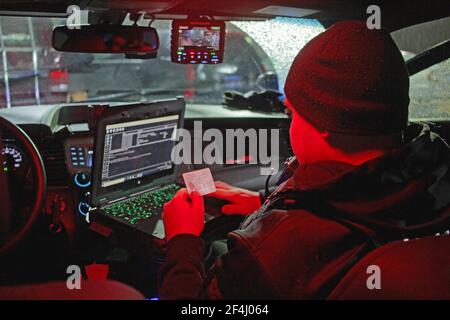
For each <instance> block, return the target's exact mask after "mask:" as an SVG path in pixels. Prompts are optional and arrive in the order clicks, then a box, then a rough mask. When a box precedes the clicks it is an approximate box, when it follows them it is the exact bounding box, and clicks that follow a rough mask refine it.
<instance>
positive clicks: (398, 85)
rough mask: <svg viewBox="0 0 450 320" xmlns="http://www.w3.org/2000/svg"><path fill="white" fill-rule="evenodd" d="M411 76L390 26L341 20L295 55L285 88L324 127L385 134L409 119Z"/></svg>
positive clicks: (306, 115) (297, 105)
mask: <svg viewBox="0 0 450 320" xmlns="http://www.w3.org/2000/svg"><path fill="white" fill-rule="evenodd" d="M408 91H409V76H408V71H407V69H406V65H405V62H404V60H403V58H402V55H401V53H400V51H399V49H398V48H397V46H396V45H395V43H394V41H393V40H392V38H391V36H390V35H389V33H388V32H386V31H384V30H376V29H375V30H370V29H368V28H367V26H366V24H365V23H364V22H361V21H346V22H339V23H336V24H335V25H333V26H332V27H330V28H329V29H328V30H327V31H325V32H323V33H322V34H320V35H318V36H317V37H315V38H314V39H312V40H311V41H310V42H309V43H308V44H307V45H306V46H305V47H304V48H303V49H302V50H301V51H300V52H299V54H298V55H297V57H296V58H295V60H294V62H293V64H292V66H291V69H290V71H289V74H288V76H287V79H286V85H285V94H286V97H287V99H288V100H289V102H290V103H291V105H292V106H293V107H294V109H295V110H296V111H297V112H298V113H299V114H300V115H301V116H302V117H303V118H304V119H306V120H307V121H308V122H309V123H311V124H312V125H313V126H314V127H316V128H318V129H322V130H325V131H328V132H335V133H342V134H351V135H386V134H392V133H398V132H400V131H401V130H403V129H405V128H406V126H407V122H408V105H409V95H408V93H409V92H408Z"/></svg>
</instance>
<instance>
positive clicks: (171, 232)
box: [162, 188, 205, 241]
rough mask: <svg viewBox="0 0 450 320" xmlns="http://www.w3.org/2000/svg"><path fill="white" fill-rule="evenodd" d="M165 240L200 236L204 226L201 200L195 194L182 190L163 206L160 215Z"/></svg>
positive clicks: (203, 211) (203, 210) (199, 196)
mask: <svg viewBox="0 0 450 320" xmlns="http://www.w3.org/2000/svg"><path fill="white" fill-rule="evenodd" d="M162 220H163V223H164V231H165V235H166V240H167V241H170V240H171V239H172V238H173V237H175V236H177V235H179V234H191V235H194V236H197V237H198V236H200V234H201V233H202V232H203V228H204V226H205V209H204V206H203V198H202V196H201V195H200V194H199V193H197V192H195V191H194V192H192V193H190V194H189V193H188V191H187V190H186V189H185V188H183V189H181V190H179V191H178V192H177V193H176V194H175V196H174V197H173V199H172V200H170V201H169V202H167V203H166V204H165V205H164V211H163V214H162Z"/></svg>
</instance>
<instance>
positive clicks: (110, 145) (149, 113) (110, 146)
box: [92, 99, 184, 206]
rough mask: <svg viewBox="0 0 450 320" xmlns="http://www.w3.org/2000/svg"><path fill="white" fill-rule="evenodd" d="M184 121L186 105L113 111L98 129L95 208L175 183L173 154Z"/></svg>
mask: <svg viewBox="0 0 450 320" xmlns="http://www.w3.org/2000/svg"><path fill="white" fill-rule="evenodd" d="M183 115H184V100H182V99H173V100H161V101H156V102H152V103H147V104H142V105H133V106H129V107H112V108H108V110H107V111H106V112H105V113H103V114H102V115H101V116H100V118H99V120H98V122H97V126H96V136H95V142H94V166H93V183H92V204H93V205H95V206H97V205H98V204H99V203H109V202H111V201H115V200H117V199H120V198H123V197H127V196H129V195H132V194H133V193H136V192H140V191H142V190H144V189H145V188H147V189H148V188H152V187H154V186H157V185H161V184H167V183H171V182H173V181H174V180H175V170H174V169H175V168H174V167H175V165H174V164H173V162H172V149H173V148H174V146H175V144H176V143H177V137H176V134H177V129H178V128H180V127H181V126H182V124H183Z"/></svg>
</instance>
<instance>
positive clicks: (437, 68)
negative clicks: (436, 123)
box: [409, 59, 450, 120]
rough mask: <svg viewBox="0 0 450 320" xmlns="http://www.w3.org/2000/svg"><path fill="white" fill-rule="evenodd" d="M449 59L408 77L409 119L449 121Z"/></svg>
mask: <svg viewBox="0 0 450 320" xmlns="http://www.w3.org/2000/svg"><path fill="white" fill-rule="evenodd" d="M449 88H450V59H447V60H444V61H442V62H440V63H437V64H435V65H433V66H431V67H429V68H427V69H424V70H422V71H420V72H418V73H416V74H414V75H413V76H411V77H410V89H409V95H410V99H411V101H410V104H409V117H410V119H412V120H425V119H430V120H433V119H438V120H450V90H449Z"/></svg>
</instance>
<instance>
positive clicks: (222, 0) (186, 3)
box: [0, 0, 450, 31]
mask: <svg viewBox="0 0 450 320" xmlns="http://www.w3.org/2000/svg"><path fill="white" fill-rule="evenodd" d="M74 4H75V5H78V6H79V7H80V8H82V9H91V10H100V11H102V10H120V11H122V10H125V11H140V10H146V11H148V12H150V13H153V14H155V16H156V17H166V18H177V17H180V16H179V15H186V14H190V15H209V16H214V17H225V18H233V19H237V18H271V17H273V16H274V14H273V11H272V12H270V13H267V12H266V13H261V12H260V11H259V10H261V9H262V10H263V11H265V10H264V8H266V7H268V6H281V7H283V8H286V7H287V8H288V9H285V11H288V12H287V13H283V14H282V15H286V16H289V15H292V12H293V10H292V8H296V9H302V10H296V12H295V14H294V15H295V16H298V15H299V13H300V15H302V13H303V14H305V13H306V14H308V13H309V14H308V15H305V16H304V17H306V18H316V19H319V20H320V21H321V22H322V24H324V25H325V26H328V25H331V24H332V23H334V22H336V21H339V20H347V19H359V20H362V19H366V18H367V16H368V15H367V13H366V9H367V7H368V6H369V5H372V4H376V5H378V6H380V8H381V19H382V25H383V26H384V27H385V28H387V29H389V30H390V31H394V30H398V29H400V28H404V27H407V26H410V25H415V24H418V23H421V22H426V21H431V20H435V19H438V18H443V17H447V16H450V7H449V6H448V2H447V1H442V0H426V1H425V0H395V1H393V0H282V1H268V0H215V1H211V0H1V3H0V13H2V14H21V15H36V14H37V15H65V13H66V10H67V7H68V6H70V5H74ZM289 8H291V10H289ZM266 10H267V9H266ZM309 10H312V11H309ZM269 11H270V10H269ZM278 15H280V14H278Z"/></svg>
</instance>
